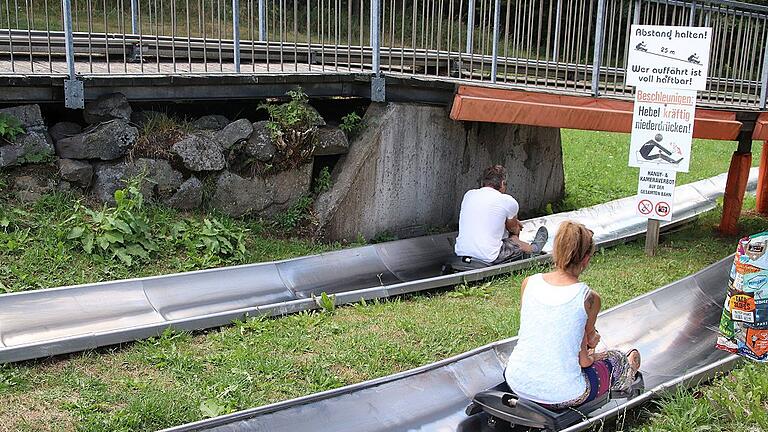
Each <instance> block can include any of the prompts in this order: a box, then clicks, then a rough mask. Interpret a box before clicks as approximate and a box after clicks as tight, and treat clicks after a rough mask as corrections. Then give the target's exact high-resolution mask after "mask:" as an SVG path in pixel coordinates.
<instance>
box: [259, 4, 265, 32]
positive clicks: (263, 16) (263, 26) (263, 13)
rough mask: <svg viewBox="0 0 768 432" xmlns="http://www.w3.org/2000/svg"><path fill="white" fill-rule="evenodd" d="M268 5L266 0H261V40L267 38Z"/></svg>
mask: <svg viewBox="0 0 768 432" xmlns="http://www.w3.org/2000/svg"><path fill="white" fill-rule="evenodd" d="M266 24H267V7H266V0H259V41H261V42H263V41H265V40H267V25H266Z"/></svg>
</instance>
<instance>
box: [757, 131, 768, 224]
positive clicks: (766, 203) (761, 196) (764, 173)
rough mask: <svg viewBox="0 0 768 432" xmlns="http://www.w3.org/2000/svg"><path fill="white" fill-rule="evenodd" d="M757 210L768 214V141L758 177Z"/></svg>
mask: <svg viewBox="0 0 768 432" xmlns="http://www.w3.org/2000/svg"><path fill="white" fill-rule="evenodd" d="M757 211H758V213H760V214H763V215H766V216H768V141H766V142H765V143H763V152H762V154H761V155H760V176H759V177H758V178H757Z"/></svg>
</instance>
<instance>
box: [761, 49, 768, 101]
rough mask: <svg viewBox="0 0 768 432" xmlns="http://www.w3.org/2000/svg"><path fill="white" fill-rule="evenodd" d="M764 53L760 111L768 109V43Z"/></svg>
mask: <svg viewBox="0 0 768 432" xmlns="http://www.w3.org/2000/svg"><path fill="white" fill-rule="evenodd" d="M763 51H764V52H763V77H762V83H761V85H762V87H761V89H760V109H766V108H768V106H766V102H767V100H768V43H766V45H765V49H764V50H763Z"/></svg>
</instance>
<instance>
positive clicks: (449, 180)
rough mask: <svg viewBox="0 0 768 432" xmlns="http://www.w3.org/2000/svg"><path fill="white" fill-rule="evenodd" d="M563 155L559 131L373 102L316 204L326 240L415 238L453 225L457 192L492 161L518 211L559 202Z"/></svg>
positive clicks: (475, 183) (438, 109) (473, 181)
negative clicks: (464, 120) (503, 168)
mask: <svg viewBox="0 0 768 432" xmlns="http://www.w3.org/2000/svg"><path fill="white" fill-rule="evenodd" d="M562 160H563V158H562V148H561V145H560V130H559V129H554V128H541V127H529V126H517V125H504V124H490V123H483V124H481V123H461V122H455V121H453V120H451V119H450V118H449V117H448V112H447V111H446V110H445V108H442V107H431V106H420V105H412V104H399V103H389V104H372V105H371V107H370V108H369V110H368V112H367V113H366V115H365V118H364V130H363V132H362V133H361V134H360V135H359V136H358V137H357V138H356V139H355V140H354V141H353V143H352V144H351V145H350V152H349V154H347V155H346V156H344V157H343V158H342V159H341V160H340V161H339V164H338V165H337V166H336V168H335V169H334V172H333V180H334V184H333V187H332V188H331V190H330V191H328V192H326V193H324V194H323V195H321V196H320V197H318V199H317V201H316V204H315V209H316V212H317V214H318V216H319V219H320V229H321V230H322V232H323V234H324V235H325V236H326V237H328V238H330V239H347V240H353V239H355V238H356V237H357V236H358V235H362V236H364V237H365V238H367V239H370V238H372V237H374V236H376V235H377V234H379V233H382V232H385V231H389V232H390V233H393V234H395V235H397V236H398V237H407V236H412V235H421V234H423V233H424V232H425V231H426V230H427V229H428V228H430V227H445V226H455V225H456V224H457V223H458V215H459V207H460V205H461V199H462V196H463V195H464V193H465V192H466V191H467V190H468V189H471V188H475V187H477V186H478V184H479V178H480V176H481V174H482V171H483V169H484V168H486V167H487V166H489V165H492V164H503V165H504V166H506V167H507V171H508V183H509V193H510V194H511V195H512V196H514V197H515V198H517V200H518V201H519V202H520V207H521V211H522V212H523V213H525V212H530V211H532V210H535V209H540V208H543V207H545V206H546V204H547V203H550V202H553V201H557V200H558V199H560V198H562V195H563V190H564V181H563V162H562Z"/></svg>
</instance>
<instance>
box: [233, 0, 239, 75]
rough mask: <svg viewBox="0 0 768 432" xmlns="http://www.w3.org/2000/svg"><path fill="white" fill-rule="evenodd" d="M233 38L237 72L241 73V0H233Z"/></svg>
mask: <svg viewBox="0 0 768 432" xmlns="http://www.w3.org/2000/svg"><path fill="white" fill-rule="evenodd" d="M232 40H233V42H234V43H233V44H234V47H233V50H234V60H233V62H234V65H235V72H237V73H240V0H232Z"/></svg>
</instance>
